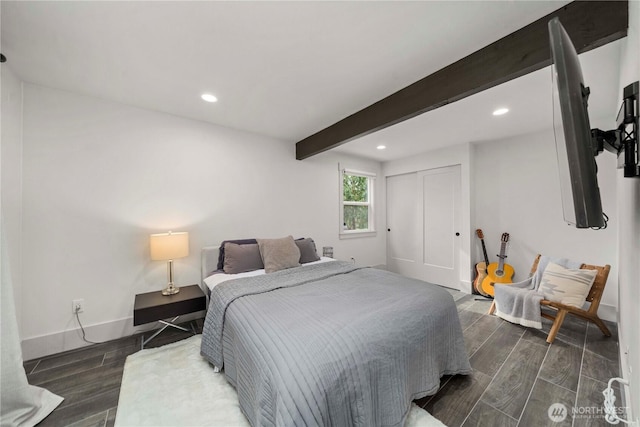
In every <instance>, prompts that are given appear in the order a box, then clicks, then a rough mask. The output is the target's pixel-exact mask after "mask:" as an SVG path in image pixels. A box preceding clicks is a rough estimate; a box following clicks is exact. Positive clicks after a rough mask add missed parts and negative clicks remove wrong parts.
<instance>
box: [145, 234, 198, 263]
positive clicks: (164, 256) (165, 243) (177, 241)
mask: <svg viewBox="0 0 640 427" xmlns="http://www.w3.org/2000/svg"><path fill="white" fill-rule="evenodd" d="M149 245H150V248H151V259H152V260H153V261H167V260H170V259H177V258H184V257H186V256H189V233H187V232H182V233H172V232H168V233H160V234H152V235H151V236H149Z"/></svg>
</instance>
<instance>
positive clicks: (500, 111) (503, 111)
mask: <svg viewBox="0 0 640 427" xmlns="http://www.w3.org/2000/svg"><path fill="white" fill-rule="evenodd" d="M508 112H509V109H508V108H498V109H497V110H495V111H494V112H493V115H494V116H501V115H503V114H507V113H508Z"/></svg>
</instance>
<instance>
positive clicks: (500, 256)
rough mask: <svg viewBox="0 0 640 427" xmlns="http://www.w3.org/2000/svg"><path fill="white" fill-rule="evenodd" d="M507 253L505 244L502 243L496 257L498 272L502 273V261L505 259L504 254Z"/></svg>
mask: <svg viewBox="0 0 640 427" xmlns="http://www.w3.org/2000/svg"><path fill="white" fill-rule="evenodd" d="M506 252H507V242H502V243H501V244H500V255H498V259H499V261H498V271H504V259H505V258H506V255H505V253H506Z"/></svg>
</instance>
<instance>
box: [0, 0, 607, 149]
mask: <svg viewBox="0 0 640 427" xmlns="http://www.w3.org/2000/svg"><path fill="white" fill-rule="evenodd" d="M566 3H568V2H567V1H514V0H511V1H469V2H467V1H423V2H419V1H409V2H402V1H392V2H367V1H354V2H347V1H341V2H322V1H318V2H306V1H302V2H277V1H274V2H271V1H258V2H248V1H247V2H244V1H238V2H222V1H215V2H214V1H210V2H207V1H195V2H187V1H173V2H172V1H169V2H151V1H140V2H133V1H127V2H91V1H83V2H61V1H45V2H29V1H18V2H12V1H4V0H3V1H2V2H1V3H0V8H1V9H0V11H1V24H2V26H1V39H0V46H1V49H2V53H4V54H5V55H6V56H7V58H8V61H7V64H8V65H9V66H10V67H11V69H12V70H13V71H14V72H15V73H16V74H17V75H18V76H19V77H20V78H21V79H22V80H24V81H26V82H30V83H34V84H39V85H43V86H48V87H53V88H57V89H63V90H68V91H72V92H76V93H80V94H86V95H90V96H95V97H99V98H102V99H106V100H112V101H116V102H121V103H125V104H128V105H133V106H137V107H141V108H146V109H151V110H156V111H162V112H166V113H169V114H174V115H177V116H182V117H187V118H192V119H196V120H203V121H207V122H211V123H215V124H219V125H222V126H227V127H230V128H234V129H240V130H245V131H249V132H254V133H258V134H262V135H267V136H271V137H274V138H278V139H282V140H285V141H289V142H291V143H292V144H293V143H294V142H296V141H298V140H300V139H303V138H305V137H307V136H309V135H311V134H313V133H315V132H317V131H319V130H321V129H323V128H325V127H327V126H329V125H331V124H333V123H335V122H337V121H339V120H340V119H342V118H344V117H346V116H348V115H350V114H352V113H354V112H356V111H358V110H360V109H362V108H364V107H366V106H368V105H370V104H372V103H374V102H376V101H378V100H380V99H382V98H384V97H386V96H388V95H390V94H391V93H393V92H395V91H397V90H399V89H401V88H403V87H405V86H407V85H409V84H411V83H413V82H415V81H417V80H419V79H421V78H422V77H425V76H427V75H429V74H431V73H432V72H434V71H437V70H439V69H441V68H443V67H445V66H446V65H449V64H450V63H452V62H455V61H456V60H458V59H461V58H463V57H465V56H467V55H469V54H471V53H473V52H474V51H476V50H478V49H480V48H482V47H484V46H486V45H488V44H490V43H492V42H494V41H496V40H498V39H499V38H501V37H503V36H506V35H508V34H510V33H511V32H513V31H515V30H517V29H519V28H521V27H523V26H525V25H526V24H528V23H530V22H532V21H534V20H536V19H538V18H540V17H542V16H544V15H546V14H548V13H550V12H552V11H553V10H556V9H558V8H560V7H562V6H563V5H564V4H566ZM600 52H604V53H603V55H605V59H606V60H605V62H602V61H601V60H597V59H594V60H593V61H592V62H593V63H594V69H595V70H596V71H595V72H592V71H591V67H590V66H589V67H587V66H584V68H585V78H587V82H588V83H589V84H591V85H592V88H593V87H594V86H595V85H598V90H597V91H595V90H594V91H593V92H594V94H593V98H592V99H593V105H596V100H597V97H599V96H601V95H599V94H601V93H605V92H604V90H605V89H604V87H605V86H606V85H610V87H612V88H614V90H615V96H611V97H610V98H611V99H610V100H606V101H602V102H601V101H597V105H598V107H602V108H601V109H602V110H603V111H606V112H607V113H610V108H615V99H616V97H617V91H618V89H617V86H618V84H617V83H618V82H617V78H618V77H617V69H618V68H617V64H618V63H619V42H616V43H613V44H610V45H607V46H605V47H603V48H600V49H597V50H596V51H592V52H590V53H587V54H585V57H586V56H589V57H592V56H595V55H597V54H599V53H600ZM611 59H615V62H609V60H611ZM588 62H589V61H587V60H586V59H585V64H588ZM595 64H597V68H596V67H595ZM603 64H604V66H603ZM610 64H615V65H610ZM614 75H615V81H611V78H612V76H614ZM590 77H593V81H589V80H588V79H589V78H590ZM600 80H602V81H600ZM601 83H602V85H603V89H602V90H600V86H599V85H600V84H601ZM550 91H551V89H550V72H549V71H548V70H547V71H545V70H541V71H538V72H536V73H532V74H530V75H527V76H525V77H522V78H520V79H517V80H515V81H511V82H509V83H506V84H504V85H501V86H498V87H496V88H493V89H490V90H487V91H485V92H482V93H480V94H477V95H474V96H472V97H469V98H466V99H464V100H462V101H458V102H456V103H454V104H450V105H448V106H446V107H443V108H440V109H438V110H434V111H432V112H429V113H426V114H423V115H421V116H419V117H417V118H414V119H412V120H410V121H406V122H403V123H401V124H399V125H396V126H393V127H391V128H387V129H385V130H383V131H380V132H378V133H376V134H372V135H370V136H368V137H365V138H362V139H361V140H358V141H354V142H351V143H349V144H346V145H344V146H343V147H340V148H339V149H338V150H341V151H346V152H352V153H354V154H358V155H364V156H366V157H372V158H376V159H378V160H381V161H384V160H390V159H393V158H398V157H402V156H405V155H410V154H412V153H414V152H416V150H419V151H426V150H428V149H430V148H436V147H440V146H444V145H447V144H452V143H460V142H473V141H481V140H489V139H496V138H501V137H506V136H509V135H510V134H514V132H515V133H522V132H523V131H531V130H535V129H538V128H541V127H543V126H544V125H545V123H547V127H548V121H549V117H550V116H549V114H550V113H549V106H550V93H551V92H550ZM204 92H210V93H213V94H215V95H216V96H217V97H218V99H219V101H218V102H217V103H213V104H209V103H205V102H203V101H202V100H201V99H200V95H201V94H202V93H204ZM607 93H609V92H607ZM503 104H504V105H509V106H510V108H511V109H512V112H511V113H509V114H508V115H506V116H503V117H500V118H498V119H496V118H494V117H492V116H491V111H492V109H493V107H495V106H497V105H503ZM592 114H593V113H592ZM596 115H597V114H596ZM496 123H499V125H496ZM425 129H429V130H428V132H427V131H425ZM416 135H420V136H419V137H418V138H416ZM381 141H383V143H384V144H385V145H387V146H388V149H387V150H384V151H377V152H376V151H375V148H374V149H373V150H371V149H370V146H373V147H375V145H378V144H379V143H381ZM371 151H374V153H373V154H372V153H371Z"/></svg>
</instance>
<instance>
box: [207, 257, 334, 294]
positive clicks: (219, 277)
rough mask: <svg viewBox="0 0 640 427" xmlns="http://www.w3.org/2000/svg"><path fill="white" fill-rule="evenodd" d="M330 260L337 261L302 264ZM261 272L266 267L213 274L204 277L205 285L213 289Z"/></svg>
mask: <svg viewBox="0 0 640 427" xmlns="http://www.w3.org/2000/svg"><path fill="white" fill-rule="evenodd" d="M330 261H335V259H333V258H327V257H320V261H313V262H308V263H305V264H302V265H313V264H320V263H322V262H330ZM261 274H266V273H265V271H264V268H262V269H260V270H254V271H247V272H246V273H238V274H227V273H219V274H212V275H211V276H209V277H207V278H206V279H204V283H205V285H207V287H208V288H209V290H210V291H211V290H212V289H213V288H215V287H216V286H218V285H219V284H220V283H223V282H226V281H227V280H233V279H240V278H242V277H251V276H259V275H261Z"/></svg>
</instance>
